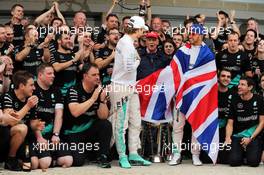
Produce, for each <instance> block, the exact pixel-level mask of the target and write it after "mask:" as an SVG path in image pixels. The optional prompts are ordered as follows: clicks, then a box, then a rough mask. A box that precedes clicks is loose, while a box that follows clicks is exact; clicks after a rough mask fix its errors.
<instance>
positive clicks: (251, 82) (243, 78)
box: [240, 76, 255, 89]
mask: <svg viewBox="0 0 264 175" xmlns="http://www.w3.org/2000/svg"><path fill="white" fill-rule="evenodd" d="M240 80H245V81H246V82H247V85H248V86H252V87H253V88H252V89H254V87H255V83H254V80H252V78H249V77H247V76H242V77H241V78H240Z"/></svg>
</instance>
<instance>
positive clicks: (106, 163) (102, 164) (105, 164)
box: [97, 154, 111, 168]
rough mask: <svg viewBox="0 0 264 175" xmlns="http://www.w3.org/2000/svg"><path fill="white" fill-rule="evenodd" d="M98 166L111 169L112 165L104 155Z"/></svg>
mask: <svg viewBox="0 0 264 175" xmlns="http://www.w3.org/2000/svg"><path fill="white" fill-rule="evenodd" d="M97 164H98V166H99V167H101V168H111V164H110V162H109V161H108V159H107V156H106V155H104V154H102V155H101V156H100V157H99V158H98V159H97Z"/></svg>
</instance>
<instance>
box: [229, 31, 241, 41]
mask: <svg viewBox="0 0 264 175" xmlns="http://www.w3.org/2000/svg"><path fill="white" fill-rule="evenodd" d="M229 35H237V37H238V40H239V34H238V33H237V32H235V31H234V30H231V32H230V34H229ZM229 35H228V36H227V38H229Z"/></svg>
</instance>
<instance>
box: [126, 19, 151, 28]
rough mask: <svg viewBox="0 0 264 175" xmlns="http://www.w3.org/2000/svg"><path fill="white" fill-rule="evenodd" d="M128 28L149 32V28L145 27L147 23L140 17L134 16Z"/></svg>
mask: <svg viewBox="0 0 264 175" xmlns="http://www.w3.org/2000/svg"><path fill="white" fill-rule="evenodd" d="M128 26H129V27H131V28H134V29H141V28H143V29H145V30H148V26H146V25H145V21H144V19H143V18H142V17H140V16H132V17H131V18H130V19H129V22H128Z"/></svg>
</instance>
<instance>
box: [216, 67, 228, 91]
mask: <svg viewBox="0 0 264 175" xmlns="http://www.w3.org/2000/svg"><path fill="white" fill-rule="evenodd" d="M230 81H231V73H230V72H229V71H225V70H222V71H221V72H220V74H219V77H218V83H219V85H220V86H223V87H227V86H228V85H229V83H230Z"/></svg>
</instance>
